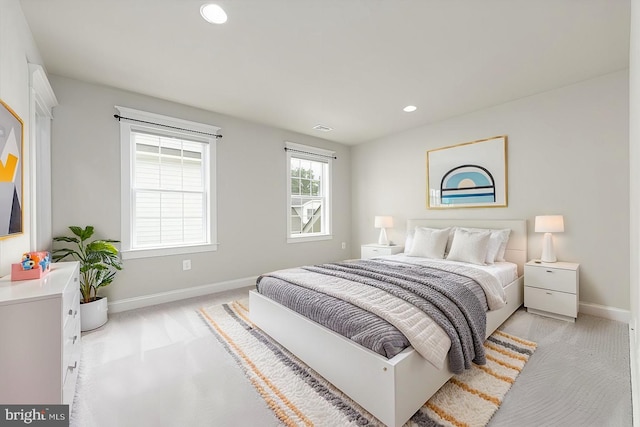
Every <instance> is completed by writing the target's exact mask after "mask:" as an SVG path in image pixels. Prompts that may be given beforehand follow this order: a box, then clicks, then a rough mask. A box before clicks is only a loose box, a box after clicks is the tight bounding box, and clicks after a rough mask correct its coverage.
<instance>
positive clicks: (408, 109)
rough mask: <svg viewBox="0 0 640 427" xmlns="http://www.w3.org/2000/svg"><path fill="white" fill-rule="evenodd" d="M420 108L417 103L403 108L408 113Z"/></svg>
mask: <svg viewBox="0 0 640 427" xmlns="http://www.w3.org/2000/svg"><path fill="white" fill-rule="evenodd" d="M417 109H418V107H416V106H415V105H407V106H406V107H404V108H403V109H402V110H403V111H405V112H407V113H413V112H414V111H416V110H417Z"/></svg>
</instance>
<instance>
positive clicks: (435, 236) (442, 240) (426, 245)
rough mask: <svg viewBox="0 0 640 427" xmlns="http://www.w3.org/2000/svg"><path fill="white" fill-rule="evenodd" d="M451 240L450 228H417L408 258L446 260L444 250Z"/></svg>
mask: <svg viewBox="0 0 640 427" xmlns="http://www.w3.org/2000/svg"><path fill="white" fill-rule="evenodd" d="M448 238H449V228H442V229H437V228H425V227H416V230H415V232H414V234H413V243H412V244H411V248H410V249H409V251H408V252H407V255H408V256H419V257H423V258H437V259H442V258H444V249H445V248H446V246H447V239H448Z"/></svg>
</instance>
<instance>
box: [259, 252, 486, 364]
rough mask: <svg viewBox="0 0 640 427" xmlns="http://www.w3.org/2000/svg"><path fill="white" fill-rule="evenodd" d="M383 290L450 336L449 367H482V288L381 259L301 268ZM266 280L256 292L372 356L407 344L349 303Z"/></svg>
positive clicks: (388, 353) (461, 279)
mask: <svg viewBox="0 0 640 427" xmlns="http://www.w3.org/2000/svg"><path fill="white" fill-rule="evenodd" d="M304 269H306V270H309V271H313V272H315V273H319V274H323V275H327V276H335V277H340V278H343V279H347V280H351V281H354V282H358V283H361V284H365V285H368V286H373V287H376V288H378V289H382V290H384V291H385V292H388V293H389V294H391V295H394V296H396V297H398V298H401V299H403V300H404V301H407V302H408V303H410V304H413V305H414V306H415V307H418V308H419V309H421V310H423V311H424V312H425V313H426V314H427V315H428V316H430V317H431V318H432V319H433V320H434V321H435V322H436V323H437V324H438V325H439V326H440V327H441V328H442V329H443V330H444V331H445V332H446V333H447V335H448V336H449V338H450V340H451V349H450V351H449V363H450V368H451V370H452V371H453V372H455V373H459V372H462V371H463V370H464V369H466V368H469V367H470V366H471V362H475V363H477V364H484V363H485V357H484V347H483V345H482V344H483V342H484V334H485V325H486V314H485V311H486V301H484V300H483V298H482V297H481V298H480V299H479V298H478V296H479V295H483V292H482V290H480V292H478V288H480V286H479V285H478V284H477V283H476V282H475V281H473V280H472V279H470V278H468V277H466V276H461V275H458V274H455V273H451V272H446V271H442V270H438V269H435V268H431V267H424V266H418V265H410V264H396V263H389V262H385V261H384V260H358V261H351V262H343V263H333V264H324V265H318V266H310V267H304ZM274 276H276V274H274V275H273V276H270V275H264V276H261V277H260V278H259V279H258V291H259V292H260V293H263V294H265V295H266V296H269V297H270V298H272V299H274V300H276V301H278V302H280V303H281V304H283V305H285V306H287V307H289V308H291V309H293V310H294V311H297V312H298V313H300V314H303V315H304V316H306V317H308V318H310V319H312V320H314V321H316V322H318V323H320V324H322V325H324V326H326V327H328V328H330V329H332V330H334V331H335V332H337V333H340V334H342V335H344V336H346V337H348V338H351V339H353V340H354V341H356V342H358V343H359V344H361V345H364V346H366V347H368V348H370V349H372V350H373V351H376V352H378V353H380V354H382V355H385V356H387V357H393V356H394V355H395V354H397V353H399V352H400V351H402V349H403V348H405V347H407V346H408V345H409V344H408V342H407V340H406V338H404V336H403V335H402V334H401V333H400V332H399V331H398V330H397V329H396V328H395V327H393V326H392V325H390V324H389V323H387V322H386V321H385V320H383V319H381V318H380V317H378V316H376V315H374V314H371V313H367V312H366V311H365V310H362V309H360V308H359V307H356V306H354V305H352V304H350V303H347V302H344V301H341V300H339V299H337V298H335V297H332V296H329V295H325V294H323V293H319V292H316V291H313V290H309V289H306V288H304V287H303V286H298V285H296V284H293V283H287V282H286V281H284V280H282V279H280V278H276V277H274Z"/></svg>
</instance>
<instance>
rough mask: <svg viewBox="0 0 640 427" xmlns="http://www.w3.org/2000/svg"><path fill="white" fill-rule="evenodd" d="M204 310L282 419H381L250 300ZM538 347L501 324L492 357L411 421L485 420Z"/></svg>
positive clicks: (335, 422)
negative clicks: (314, 366) (281, 338)
mask: <svg viewBox="0 0 640 427" xmlns="http://www.w3.org/2000/svg"><path fill="white" fill-rule="evenodd" d="M199 311H200V314H201V315H202V317H203V319H204V320H205V321H206V322H207V323H208V324H209V326H210V327H211V330H212V331H213V332H214V334H215V335H216V337H217V338H218V340H219V341H220V343H221V344H222V345H223V346H224V347H225V349H226V350H227V351H228V352H229V354H231V356H232V357H233V358H234V360H236V362H237V363H238V365H239V366H240V367H241V368H242V370H243V371H244V373H245V375H246V376H247V378H248V379H249V380H250V382H251V383H252V384H253V386H254V387H255V388H256V390H257V391H258V392H259V394H260V395H261V396H262V397H263V398H264V399H265V401H266V402H267V404H268V406H269V407H270V408H271V409H272V410H273V411H274V413H275V414H276V416H277V417H278V418H279V419H280V420H281V421H282V422H283V423H284V424H285V425H288V426H296V425H315V426H348V425H371V426H378V425H380V423H379V422H378V421H377V420H376V419H375V418H373V417H372V416H371V415H370V414H368V413H367V412H366V411H365V410H364V409H362V408H361V407H360V406H359V405H357V404H356V403H355V402H353V401H352V400H351V399H349V398H348V397H347V396H346V395H344V394H343V393H342V392H340V391H339V390H337V389H336V388H335V387H333V386H332V385H331V384H329V383H328V382H326V381H325V380H324V379H323V378H322V377H320V376H319V375H318V374H317V373H315V372H314V371H313V370H311V369H310V368H309V367H307V366H306V365H304V364H303V363H302V362H301V361H300V360H298V359H297V358H296V357H295V356H293V355H292V354H291V353H289V352H288V351H286V350H285V349H284V348H282V347H281V346H280V345H279V344H278V343H276V342H275V341H273V340H272V339H271V338H270V337H269V336H267V335H266V334H264V333H263V332H262V331H260V330H259V329H257V328H255V327H253V324H252V323H251V321H250V320H249V311H248V304H247V302H246V301H233V302H231V303H228V304H223V305H216V306H213V307H209V308H203V309H200V310H199ZM535 347H536V345H535V343H532V342H530V341H527V340H523V339H520V338H518V337H515V336H513V335H510V334H507V333H504V332H501V331H496V332H495V333H494V334H492V335H491V337H489V339H488V340H487V341H486V342H485V350H486V357H487V364H486V365H483V366H477V365H473V367H472V369H469V370H467V371H465V372H464V373H462V374H460V375H456V376H455V377H454V378H452V379H451V380H449V382H447V383H446V384H445V385H444V386H443V387H442V388H441V389H440V390H439V391H438V392H437V393H436V394H435V395H434V396H433V397H432V398H431V399H429V401H428V402H427V403H426V404H425V405H424V406H423V407H422V409H421V410H420V411H418V412H417V413H416V415H414V416H413V417H412V418H411V420H410V421H409V423H407V426H432V425H443V426H470V427H476V426H477V427H481V426H485V425H486V424H487V422H488V421H489V420H490V419H491V417H492V416H493V414H494V413H495V412H496V410H497V409H498V408H499V406H500V404H501V402H502V400H503V398H504V396H505V395H506V393H507V391H508V390H509V388H510V387H511V385H512V384H513V383H514V382H515V379H516V377H517V376H518V374H519V373H520V372H521V371H522V369H523V367H524V365H525V364H526V362H527V361H528V360H529V356H530V355H531V354H533V351H534V350H535Z"/></svg>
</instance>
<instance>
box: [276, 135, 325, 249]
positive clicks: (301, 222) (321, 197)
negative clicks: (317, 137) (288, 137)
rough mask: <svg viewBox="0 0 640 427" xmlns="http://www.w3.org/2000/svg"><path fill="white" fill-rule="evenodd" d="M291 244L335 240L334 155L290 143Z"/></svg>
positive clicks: (288, 214)
mask: <svg viewBox="0 0 640 427" xmlns="http://www.w3.org/2000/svg"><path fill="white" fill-rule="evenodd" d="M285 150H286V152H287V180H288V182H287V219H288V224H289V226H288V232H287V233H288V235H287V237H288V240H287V241H288V242H289V243H292V242H306V241H310V240H322V239H330V238H331V161H332V159H333V158H334V152H332V151H327V150H322V149H319V148H315V147H309V146H306V145H300V144H294V143H291V142H287V143H286V144H285Z"/></svg>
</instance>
